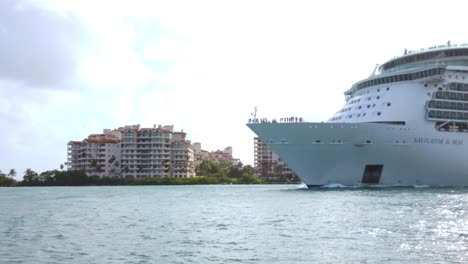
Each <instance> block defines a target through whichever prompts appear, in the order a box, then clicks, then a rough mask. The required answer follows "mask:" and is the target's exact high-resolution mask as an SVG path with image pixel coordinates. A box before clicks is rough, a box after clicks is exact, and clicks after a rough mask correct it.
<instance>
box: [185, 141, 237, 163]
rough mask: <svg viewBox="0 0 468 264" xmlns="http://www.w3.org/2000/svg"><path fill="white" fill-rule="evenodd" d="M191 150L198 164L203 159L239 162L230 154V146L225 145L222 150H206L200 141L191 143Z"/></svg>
mask: <svg viewBox="0 0 468 264" xmlns="http://www.w3.org/2000/svg"><path fill="white" fill-rule="evenodd" d="M193 150H194V153H195V161H196V163H197V164H200V163H201V161H202V160H203V159H209V160H213V161H216V162H227V163H229V164H231V165H237V164H239V163H240V160H239V159H236V158H234V157H233V156H232V147H226V148H224V150H216V151H211V152H210V151H206V150H203V149H202V148H201V143H199V142H195V143H193Z"/></svg>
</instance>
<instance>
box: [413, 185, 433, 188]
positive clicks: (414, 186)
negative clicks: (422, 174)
mask: <svg viewBox="0 0 468 264" xmlns="http://www.w3.org/2000/svg"><path fill="white" fill-rule="evenodd" d="M430 187H431V186H429V185H413V188H430Z"/></svg>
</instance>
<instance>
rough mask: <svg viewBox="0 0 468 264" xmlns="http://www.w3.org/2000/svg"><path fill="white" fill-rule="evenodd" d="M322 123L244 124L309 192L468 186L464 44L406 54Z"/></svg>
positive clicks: (467, 57) (355, 89) (467, 54)
mask: <svg viewBox="0 0 468 264" xmlns="http://www.w3.org/2000/svg"><path fill="white" fill-rule="evenodd" d="M344 94H345V99H346V103H345V105H344V106H343V107H342V108H341V109H340V110H339V111H338V112H336V114H335V115H334V116H333V117H331V118H330V119H329V120H328V121H327V122H300V121H299V119H297V118H296V119H294V118H292V119H291V118H289V119H284V120H287V122H284V120H283V119H282V120H280V121H276V120H273V121H271V120H266V119H258V118H257V117H256V116H255V117H254V118H252V119H251V120H249V123H248V124H247V126H248V127H249V128H250V129H251V130H252V131H253V132H254V133H255V134H257V135H258V136H259V137H260V138H261V139H262V141H264V142H265V143H266V144H267V145H268V146H269V147H270V148H271V149H272V150H273V151H274V152H276V154H277V155H278V156H279V157H281V159H282V160H283V161H284V162H285V163H286V164H287V165H288V166H289V167H290V168H291V169H292V170H293V171H294V172H295V173H296V174H297V175H298V176H299V177H300V178H301V180H302V181H303V182H304V183H305V184H306V185H307V186H308V187H316V186H324V185H336V184H338V185H344V186H468V44H463V45H451V44H450V42H448V43H447V44H446V45H440V46H436V47H431V48H427V49H421V50H417V51H406V50H405V52H404V54H403V55H401V56H398V57H395V58H393V59H391V60H389V61H387V62H385V63H384V64H381V65H380V66H378V67H377V68H376V70H375V71H374V72H373V73H372V74H371V76H370V77H369V78H367V79H364V80H361V81H359V82H357V83H355V84H354V85H353V86H352V87H351V88H350V89H348V90H347V91H346V92H345V93H344Z"/></svg>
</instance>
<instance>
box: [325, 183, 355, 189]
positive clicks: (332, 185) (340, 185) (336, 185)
mask: <svg viewBox="0 0 468 264" xmlns="http://www.w3.org/2000/svg"><path fill="white" fill-rule="evenodd" d="M349 187H350V186H346V185H343V184H339V183H331V184H327V185H323V186H321V188H349Z"/></svg>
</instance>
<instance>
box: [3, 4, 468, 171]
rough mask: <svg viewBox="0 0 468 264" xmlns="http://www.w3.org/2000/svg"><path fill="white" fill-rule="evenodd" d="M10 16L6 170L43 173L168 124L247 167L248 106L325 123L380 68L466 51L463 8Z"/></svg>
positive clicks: (244, 7)
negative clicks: (103, 136)
mask: <svg viewBox="0 0 468 264" xmlns="http://www.w3.org/2000/svg"><path fill="white" fill-rule="evenodd" d="M16 3H17V2H15V1H4V2H2V4H3V7H4V8H2V10H3V13H5V12H6V11H8V14H9V15H8V16H6V15H5V16H2V17H1V18H0V40H1V41H2V42H0V43H2V44H3V46H2V44H0V47H3V48H2V49H0V50H1V51H0V54H4V55H5V56H3V57H2V58H3V60H2V62H0V85H2V84H4V85H3V86H2V87H0V93H1V95H2V96H0V117H2V121H3V124H2V125H4V126H5V125H11V126H14V127H15V131H14V132H11V133H10V132H9V133H6V132H0V133H2V134H0V136H1V137H2V138H9V139H10V140H9V141H8V142H7V143H4V144H3V145H2V146H1V147H2V148H4V149H7V151H8V152H9V153H10V154H8V157H6V156H5V155H2V156H0V161H1V163H0V169H2V170H7V169H8V168H9V167H17V168H25V167H27V166H32V167H33V168H36V169H38V170H44V169H52V168H54V167H57V166H58V164H60V163H62V162H63V161H64V160H65V159H66V156H65V153H66V142H67V141H68V140H80V139H82V138H83V137H85V136H86V135H87V134H90V133H97V132H99V131H100V130H101V129H103V128H113V127H117V126H121V125H124V124H131V123H141V124H143V125H146V126H151V125H152V124H154V123H156V124H174V125H175V127H176V129H184V130H185V131H187V132H188V137H189V139H191V140H192V141H199V142H201V143H202V144H203V146H204V148H207V149H221V148H224V147H225V146H228V145H230V146H232V147H233V148H234V153H235V154H236V155H238V157H239V158H241V160H242V161H243V162H244V163H252V162H253V141H252V137H253V136H254V134H253V133H252V132H250V131H249V130H248V128H247V127H246V126H245V122H246V121H247V119H248V118H249V117H250V116H249V115H250V113H251V112H252V111H253V107H254V106H258V108H259V115H260V116H267V117H278V118H279V117H282V116H302V117H304V118H306V119H307V120H309V121H323V120H326V119H328V118H329V117H330V116H331V115H333V114H334V112H335V111H336V110H338V107H339V106H340V105H341V104H342V103H343V102H344V101H343V94H342V93H343V92H344V91H345V90H347V89H348V88H350V87H351V85H352V84H353V83H354V82H356V81H358V80H360V79H363V78H365V77H367V76H368V75H369V74H370V73H371V71H372V70H373V67H374V65H375V64H376V63H382V62H384V61H385V60H387V59H389V58H391V57H393V56H395V55H398V54H401V53H402V52H403V50H404V48H408V49H416V48H420V47H425V46H431V45H435V44H440V43H444V42H446V41H447V40H449V39H450V40H452V43H456V42H459V43H460V42H466V40H464V39H462V38H463V37H462V36H464V35H466V34H464V32H465V31H466V30H465V29H464V28H463V25H464V17H465V15H464V13H463V12H464V8H463V7H464V6H466V4H465V3H464V2H462V1H447V2H444V5H440V3H439V2H435V1H434V2H431V1H429V2H428V1H424V2H422V1H414V2H407V1H392V2H381V1H377V2H376V1H353V2H349V1H339V0H334V1H326V2H323V1H322V2H311V1H118V2H116V1H110V0H106V1H97V2H96V1H71V0H70V1H62V0H43V1H39V0H38V1H22V2H21V8H22V11H21V10H20V11H21V12H26V13H18V12H20V11H18V10H16V9H15V8H17V7H16ZM0 5H1V4H0ZM453 6H457V7H458V8H453ZM13 10H16V11H14V12H13ZM15 12H16V13H15ZM27 12H29V13H27ZM0 13H1V11H0ZM18 14H23V15H18ZM24 14H29V15H30V16H24ZM39 18H41V20H40V21H41V23H42V24H40V25H43V26H41V27H35V25H37V23H38V22H37V20H38V19H39ZM20 22H21V23H20ZM52 22H53V23H52ZM11 25H15V29H16V31H15V32H13V33H12V31H11ZM18 25H23V26H24V27H19V26H18ZM48 25H50V26H48ZM70 32H71V33H70ZM32 33H34V34H32ZM457 37H458V39H456V38H457ZM11 39H16V40H17V41H16V42H18V41H19V40H21V39H24V40H27V41H25V42H23V43H20V44H18V45H17V44H16V42H15V41H6V40H11ZM8 43H9V44H8ZM37 44H39V46H37ZM6 50H8V51H11V52H10V53H11V54H6V52H5V51H6ZM2 51H3V53H2ZM8 58H10V59H8ZM18 61H22V65H20V66H18V65H19V64H17V62H18ZM5 62H8V63H5ZM25 65H26V66H27V67H26V66H25ZM6 84H8V85H6ZM31 90H34V92H31ZM30 131H34V133H32V132H30ZM36 131H39V132H36ZM51 135H52V136H51ZM26 146H27V147H26ZM30 148H34V149H40V148H45V149H48V150H50V151H49V152H48V153H47V155H43V157H42V156H41V157H37V155H33V154H32V153H31V151H28V149H30Z"/></svg>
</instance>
